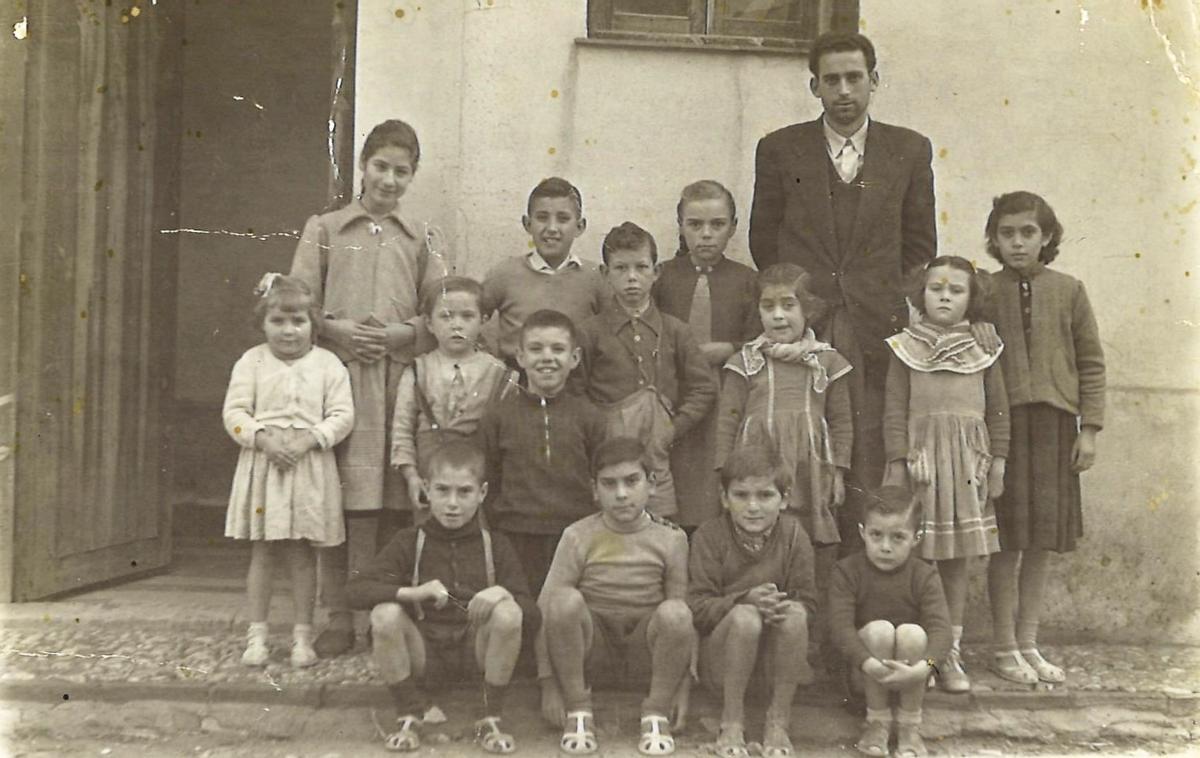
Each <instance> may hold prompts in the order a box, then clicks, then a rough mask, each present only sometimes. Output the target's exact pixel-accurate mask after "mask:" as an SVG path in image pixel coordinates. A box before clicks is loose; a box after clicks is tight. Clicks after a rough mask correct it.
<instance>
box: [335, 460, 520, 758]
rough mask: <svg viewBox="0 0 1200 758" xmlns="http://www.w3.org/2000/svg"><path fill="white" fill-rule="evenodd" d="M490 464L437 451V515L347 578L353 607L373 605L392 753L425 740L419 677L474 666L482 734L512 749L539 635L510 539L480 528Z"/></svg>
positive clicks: (495, 749) (432, 678)
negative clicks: (517, 682) (393, 716)
mask: <svg viewBox="0 0 1200 758" xmlns="http://www.w3.org/2000/svg"><path fill="white" fill-rule="evenodd" d="M483 471H484V463H483V453H482V452H481V451H480V450H479V449H478V448H477V447H476V446H474V445H472V444H471V443H469V442H466V441H458V440H455V441H451V442H448V443H446V445H444V446H443V447H441V448H439V449H438V450H437V451H435V452H434V454H433V455H432V457H431V458H430V461H429V468H428V470H427V471H426V472H425V474H426V479H425V490H426V495H427V496H428V499H429V503H430V510H431V512H432V516H433V518H432V519H431V520H430V521H428V522H426V523H425V524H423V525H422V526H418V527H411V528H408V529H404V530H402V531H401V532H399V533H397V534H396V536H395V537H393V538H392V540H391V542H389V543H388V544H387V545H386V546H385V547H384V548H383V550H382V551H380V553H379V555H377V556H375V559H374V561H372V563H371V564H370V565H369V566H368V567H367V568H366V569H365V570H363V571H361V572H355V573H354V574H353V575H352V576H351V579H350V581H349V582H348V583H347V585H346V594H347V597H348V598H349V602H350V605H351V607H352V608H356V609H368V608H369V609H371V637H372V645H373V648H372V654H373V656H374V658H375V664H376V666H377V667H378V669H379V672H380V674H381V676H382V677H383V679H384V681H385V682H386V683H387V685H388V689H389V690H391V693H392V696H393V698H394V699H395V702H396V710H397V712H398V713H399V717H398V718H397V729H396V731H395V732H392V733H391V734H389V735H388V736H387V742H386V746H387V748H388V749H389V750H394V751H401V752H410V751H414V750H417V749H418V748H419V747H420V738H419V737H418V734H417V727H418V726H420V724H421V723H422V716H423V714H425V713H426V710H427V709H428V707H429V701H428V700H427V699H426V697H425V694H424V692H423V691H422V689H421V686H420V684H418V680H419V679H424V681H425V682H427V683H437V684H441V683H444V682H447V681H453V680H456V679H457V680H461V679H463V678H465V675H466V674H467V673H468V671H470V670H471V669H472V667H473V668H474V672H478V671H482V672H483V708H482V717H481V718H480V719H479V720H478V721H476V722H475V731H476V739H477V741H478V742H479V743H480V744H481V745H482V746H483V748H484V749H485V750H487V751H488V752H492V753H510V752H512V751H513V748H514V742H513V738H512V736H511V735H508V734H505V733H504V732H503V731H502V730H501V728H500V718H501V716H502V714H503V710H504V698H505V692H506V690H507V688H508V682H509V679H510V678H511V677H512V672H513V667H514V666H515V665H516V661H517V654H518V653H519V652H520V649H521V638H522V630H523V628H524V630H525V633H526V634H530V633H532V631H533V630H535V629H536V628H537V624H538V619H539V614H538V610H537V608H536V606H535V605H534V603H533V598H532V597H531V596H530V594H529V588H528V586H527V585H526V583H525V576H524V573H523V572H522V570H521V564H520V561H519V560H518V559H517V555H516V553H515V552H514V551H513V548H512V545H510V544H509V542H508V540H507V539H505V538H504V535H502V534H493V533H490V532H489V531H488V530H486V529H481V528H480V526H479V519H478V517H477V515H476V514H477V511H478V509H479V505H480V503H482V502H483V498H484V496H485V495H486V494H487V482H485V481H484V478H483ZM472 663H473V666H472Z"/></svg>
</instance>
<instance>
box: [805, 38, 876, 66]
mask: <svg viewBox="0 0 1200 758" xmlns="http://www.w3.org/2000/svg"><path fill="white" fill-rule="evenodd" d="M856 51H857V52H861V53H862V54H863V59H865V60H866V62H867V73H868V74H869V73H871V72H872V71H874V70H875V46H874V45H872V44H871V40H869V39H867V37H866V35H865V34H859V33H858V32H826V33H825V34H822V35H821V36H820V37H817V39H816V41H814V42H813V44H812V49H811V50H809V51H808V70H809V71H811V72H812V75H813V76H820V75H821V56H822V55H828V54H829V53H853V52H856Z"/></svg>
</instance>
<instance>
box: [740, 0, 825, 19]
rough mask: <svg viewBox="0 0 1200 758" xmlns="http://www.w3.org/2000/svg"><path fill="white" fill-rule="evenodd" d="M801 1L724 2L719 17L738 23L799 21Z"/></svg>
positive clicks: (745, 0) (743, 0)
mask: <svg viewBox="0 0 1200 758" xmlns="http://www.w3.org/2000/svg"><path fill="white" fill-rule="evenodd" d="M802 5H804V3H803V2H802V1H801V0H724V2H722V3H720V9H721V15H722V16H723V17H725V18H728V19H737V20H739V21H800V20H801V18H802V17H803V15H804V14H803V12H802V8H801V6H802Z"/></svg>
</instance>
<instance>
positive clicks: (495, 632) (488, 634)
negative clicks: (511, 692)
mask: <svg viewBox="0 0 1200 758" xmlns="http://www.w3.org/2000/svg"><path fill="white" fill-rule="evenodd" d="M521 620H522V614H521V606H519V605H517V604H516V602H514V601H512V600H501V601H500V602H498V603H496V605H494V606H493V607H492V612H491V613H490V614H489V615H488V619H487V621H486V622H484V624H483V626H481V627H480V629H479V632H478V633H477V634H476V636H475V660H476V662H478V663H479V666H480V668H482V669H483V681H485V682H487V683H488V684H494V685H499V686H502V685H506V684H508V682H509V680H510V679H512V673H513V668H514V667H515V666H516V665H517V654H518V653H520V652H521Z"/></svg>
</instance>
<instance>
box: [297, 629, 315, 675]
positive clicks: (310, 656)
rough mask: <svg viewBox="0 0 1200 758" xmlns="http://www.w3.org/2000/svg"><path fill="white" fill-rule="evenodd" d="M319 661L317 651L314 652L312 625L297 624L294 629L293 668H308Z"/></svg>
mask: <svg viewBox="0 0 1200 758" xmlns="http://www.w3.org/2000/svg"><path fill="white" fill-rule="evenodd" d="M317 660H318V658H317V651H316V650H313V644H312V625H311V624H296V626H294V627H292V667H293V668H298V669H302V668H308V667H309V666H312V665H313V664H315V663H316V662H317Z"/></svg>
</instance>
